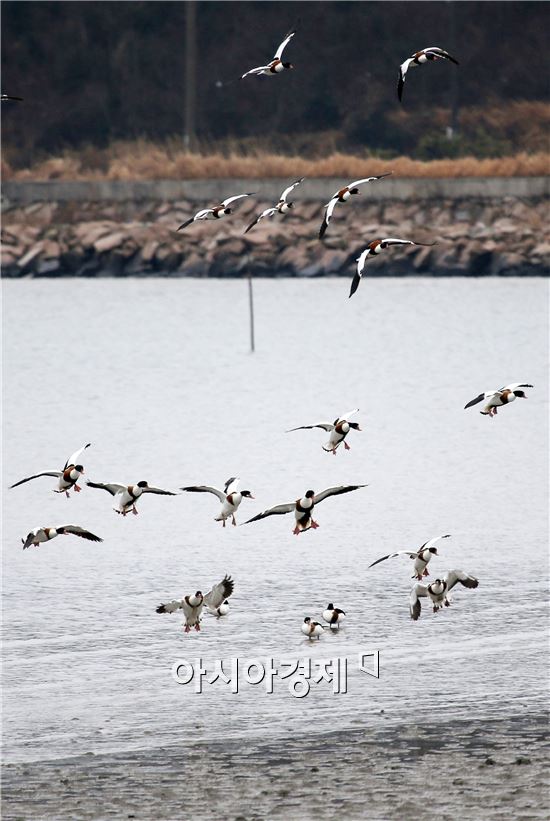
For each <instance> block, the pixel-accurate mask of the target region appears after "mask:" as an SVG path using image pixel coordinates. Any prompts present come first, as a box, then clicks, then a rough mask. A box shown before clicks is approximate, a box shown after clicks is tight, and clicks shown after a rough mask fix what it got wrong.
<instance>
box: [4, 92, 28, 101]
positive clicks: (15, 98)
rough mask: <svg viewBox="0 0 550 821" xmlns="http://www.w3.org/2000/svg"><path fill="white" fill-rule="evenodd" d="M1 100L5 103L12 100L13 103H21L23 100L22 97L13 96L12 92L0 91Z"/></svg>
mask: <svg viewBox="0 0 550 821" xmlns="http://www.w3.org/2000/svg"><path fill="white" fill-rule="evenodd" d="M1 101H2V102H3V103H7V102H10V101H12V102H14V103H22V102H23V97H14V96H13V95H12V94H4V93H2V95H1Z"/></svg>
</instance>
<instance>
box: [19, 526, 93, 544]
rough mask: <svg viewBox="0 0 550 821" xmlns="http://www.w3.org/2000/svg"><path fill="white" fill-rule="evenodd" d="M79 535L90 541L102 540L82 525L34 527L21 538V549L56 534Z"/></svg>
mask: <svg viewBox="0 0 550 821" xmlns="http://www.w3.org/2000/svg"><path fill="white" fill-rule="evenodd" d="M71 534H72V535H73V536H80V538H81V539H88V541H90V542H102V541H103V539H100V538H99V536H95V535H94V534H93V533H90V531H89V530H84V528H83V527H78V526H77V525H62V526H61V527H35V528H34V530H31V532H30V533H28V534H27V538H26V539H21V542H22V544H23V550H26V549H27V547H31V545H32V546H33V547H37V546H38V545H39V544H40V543H41V542H49V541H50V539H55V537H56V536H69V535H71Z"/></svg>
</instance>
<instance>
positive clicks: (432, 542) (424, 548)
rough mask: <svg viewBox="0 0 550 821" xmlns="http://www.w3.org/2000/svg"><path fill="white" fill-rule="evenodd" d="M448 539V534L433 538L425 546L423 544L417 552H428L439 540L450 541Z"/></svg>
mask: <svg viewBox="0 0 550 821" xmlns="http://www.w3.org/2000/svg"><path fill="white" fill-rule="evenodd" d="M450 538H451V534H450V533H445V534H444V535H443V536H434V537H433V539H430V541H429V542H426V544H423V545H422V547H421V548H420V549H419V551H418V552H419V553H420V551H421V550H428V549H429V548H430V547H433V545H434V544H435V543H436V542H438V541H439V540H440V539H450Z"/></svg>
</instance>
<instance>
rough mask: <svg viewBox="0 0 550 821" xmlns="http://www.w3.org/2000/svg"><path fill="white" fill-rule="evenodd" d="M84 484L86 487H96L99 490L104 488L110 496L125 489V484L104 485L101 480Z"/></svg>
mask: <svg viewBox="0 0 550 821" xmlns="http://www.w3.org/2000/svg"><path fill="white" fill-rule="evenodd" d="M86 484H87V485H88V487H98V488H99V489H100V490H106V491H107V493H110V494H111V496H116V495H117V494H118V493H122V492H123V491H124V490H126V485H116V484H110V485H104V484H103V483H102V482H86Z"/></svg>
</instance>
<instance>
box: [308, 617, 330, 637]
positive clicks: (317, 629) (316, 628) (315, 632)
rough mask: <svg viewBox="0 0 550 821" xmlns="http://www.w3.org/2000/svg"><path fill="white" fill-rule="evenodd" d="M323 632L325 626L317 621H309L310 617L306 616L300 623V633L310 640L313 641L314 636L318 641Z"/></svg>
mask: <svg viewBox="0 0 550 821" xmlns="http://www.w3.org/2000/svg"><path fill="white" fill-rule="evenodd" d="M324 632H325V628H324V627H323V625H322V624H319V622H318V621H311V619H310V617H309V616H306V618H305V619H304V622H303V624H302V633H303V634H304V636H307V637H308V639H309V640H310V641H313V639H314V638H316V639H317V641H319V639H320V638H321V636H322V634H323V633H324Z"/></svg>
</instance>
